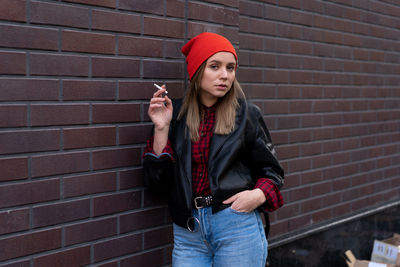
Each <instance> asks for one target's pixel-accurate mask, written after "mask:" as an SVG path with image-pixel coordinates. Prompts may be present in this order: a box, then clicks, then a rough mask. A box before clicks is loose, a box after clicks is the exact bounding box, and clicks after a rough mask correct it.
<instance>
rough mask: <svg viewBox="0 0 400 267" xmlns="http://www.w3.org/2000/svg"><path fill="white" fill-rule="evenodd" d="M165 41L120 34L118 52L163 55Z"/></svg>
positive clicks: (120, 53)
mask: <svg viewBox="0 0 400 267" xmlns="http://www.w3.org/2000/svg"><path fill="white" fill-rule="evenodd" d="M162 51H163V41H162V40H159V39H150V38H143V37H130V36H120V37H119V38H118V54H119V55H130V56H145V57H162Z"/></svg>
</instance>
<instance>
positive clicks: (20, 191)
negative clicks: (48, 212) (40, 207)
mask: <svg viewBox="0 0 400 267" xmlns="http://www.w3.org/2000/svg"><path fill="white" fill-rule="evenodd" d="M0 193H1V194H0V207H1V208H5V207H11V206H18V205H24V204H32V203H37V202H43V201H49V200H55V199H59V198H60V182H59V180H58V179H52V180H45V181H35V182H26V183H19V184H11V185H2V186H0Z"/></svg>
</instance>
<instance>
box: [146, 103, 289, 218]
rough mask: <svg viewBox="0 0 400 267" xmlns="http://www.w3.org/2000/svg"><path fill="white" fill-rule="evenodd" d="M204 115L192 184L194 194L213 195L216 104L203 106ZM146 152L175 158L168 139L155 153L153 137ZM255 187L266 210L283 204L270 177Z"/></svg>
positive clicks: (194, 146)
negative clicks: (210, 167)
mask: <svg viewBox="0 0 400 267" xmlns="http://www.w3.org/2000/svg"><path fill="white" fill-rule="evenodd" d="M203 110H204V117H203V120H202V121H201V122H200V127H199V133H200V138H199V141H197V142H192V186H193V195H194V196H208V195H211V190H210V183H209V180H208V156H209V152H210V142H211V137H212V135H213V128H214V123H215V106H212V107H209V108H208V107H205V106H203ZM145 154H152V155H154V156H156V157H162V156H170V157H171V158H173V150H172V146H171V143H170V141H169V140H168V143H167V145H166V146H165V148H164V150H163V152H162V153H161V154H160V155H158V156H157V155H155V154H154V151H153V137H152V138H150V139H149V140H148V141H147V146H146V149H145ZM254 188H260V189H261V190H262V191H263V192H264V195H265V198H266V202H265V204H264V206H263V208H264V210H266V211H274V210H276V209H278V208H279V207H281V206H282V205H283V198H282V195H281V193H280V191H279V189H278V188H277V187H276V185H275V184H274V183H273V182H272V181H271V180H270V179H268V178H259V179H258V180H257V183H256V185H255V186H254Z"/></svg>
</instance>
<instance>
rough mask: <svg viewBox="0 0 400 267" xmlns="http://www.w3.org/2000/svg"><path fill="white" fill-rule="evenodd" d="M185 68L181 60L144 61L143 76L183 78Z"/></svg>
mask: <svg viewBox="0 0 400 267" xmlns="http://www.w3.org/2000/svg"><path fill="white" fill-rule="evenodd" d="M183 71H184V68H183V64H182V63H181V62H166V61H153V60H144V61H143V78H157V79H162V78H170V79H178V78H183V76H184V72H183Z"/></svg>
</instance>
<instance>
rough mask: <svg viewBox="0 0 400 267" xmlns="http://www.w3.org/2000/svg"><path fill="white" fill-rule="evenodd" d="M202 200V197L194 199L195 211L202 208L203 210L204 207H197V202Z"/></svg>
mask: <svg viewBox="0 0 400 267" xmlns="http://www.w3.org/2000/svg"><path fill="white" fill-rule="evenodd" d="M202 198H203V197H195V198H194V206H195V207H196V209H202V208H204V206H200V205H197V200H199V199H202Z"/></svg>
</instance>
